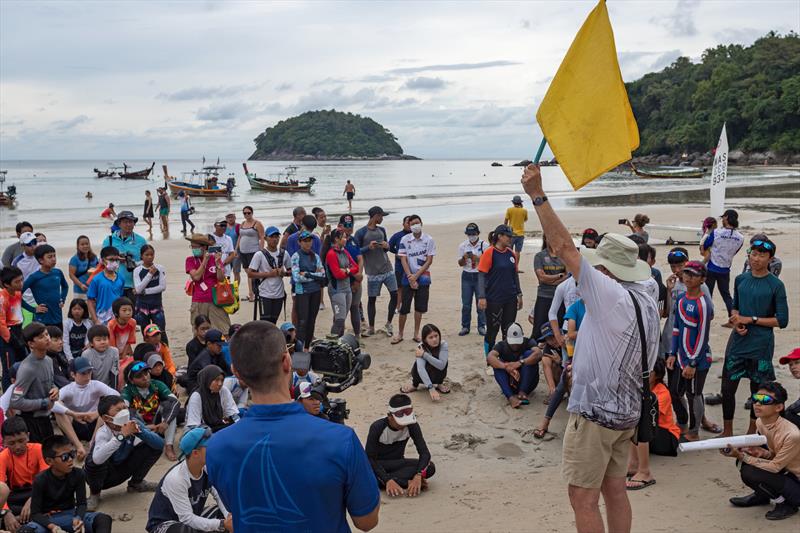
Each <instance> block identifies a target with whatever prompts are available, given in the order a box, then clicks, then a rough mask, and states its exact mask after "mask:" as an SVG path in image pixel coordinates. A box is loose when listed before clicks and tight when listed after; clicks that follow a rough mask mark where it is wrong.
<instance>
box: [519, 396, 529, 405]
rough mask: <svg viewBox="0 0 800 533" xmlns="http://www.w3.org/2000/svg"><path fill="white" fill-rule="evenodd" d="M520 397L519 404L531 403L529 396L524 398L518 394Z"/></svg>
mask: <svg viewBox="0 0 800 533" xmlns="http://www.w3.org/2000/svg"><path fill="white" fill-rule="evenodd" d="M518 398H519V404H520V405H530V404H531V401H530V400H529V399H528V398H522V397H520V396H518Z"/></svg>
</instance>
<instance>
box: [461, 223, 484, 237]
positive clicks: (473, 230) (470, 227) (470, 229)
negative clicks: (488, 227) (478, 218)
mask: <svg viewBox="0 0 800 533" xmlns="http://www.w3.org/2000/svg"><path fill="white" fill-rule="evenodd" d="M480 232H481V230H480V228H478V225H477V224H476V223H474V222H470V223H469V224H467V229H465V230H464V234H465V235H478V234H479V233H480Z"/></svg>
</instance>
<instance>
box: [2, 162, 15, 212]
mask: <svg viewBox="0 0 800 533" xmlns="http://www.w3.org/2000/svg"><path fill="white" fill-rule="evenodd" d="M6 174H8V171H7V170H0V205H7V206H11V205H14V202H16V201H17V186H16V185H9V186H8V189H6V188H5V184H6Z"/></svg>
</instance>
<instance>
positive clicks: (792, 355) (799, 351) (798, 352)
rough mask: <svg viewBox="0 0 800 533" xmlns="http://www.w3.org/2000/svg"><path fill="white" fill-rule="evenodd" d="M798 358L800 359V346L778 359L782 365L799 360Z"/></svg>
mask: <svg viewBox="0 0 800 533" xmlns="http://www.w3.org/2000/svg"><path fill="white" fill-rule="evenodd" d="M797 360H800V348H795V349H794V350H792V351H791V352H789V353H788V354H786V355H784V356H783V357H781V358H780V359H778V362H779V363H780V364H782V365H786V364H789V361H797Z"/></svg>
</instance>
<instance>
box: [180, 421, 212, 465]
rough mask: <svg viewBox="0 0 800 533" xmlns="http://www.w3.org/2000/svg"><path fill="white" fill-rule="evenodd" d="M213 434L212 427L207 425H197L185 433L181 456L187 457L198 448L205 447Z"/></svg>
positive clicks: (182, 440) (181, 444)
mask: <svg viewBox="0 0 800 533" xmlns="http://www.w3.org/2000/svg"><path fill="white" fill-rule="evenodd" d="M211 435H212V432H211V429H209V428H207V427H205V426H200V427H196V428H194V429H190V430H189V431H187V432H186V433H184V434H183V437H181V443H180V445H179V447H180V449H181V458H184V457H186V456H187V455H189V454H190V453H192V452H193V451H195V450H196V449H197V448H202V447H204V446H205V445H206V444H207V443H208V440H209V439H210V438H211Z"/></svg>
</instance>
